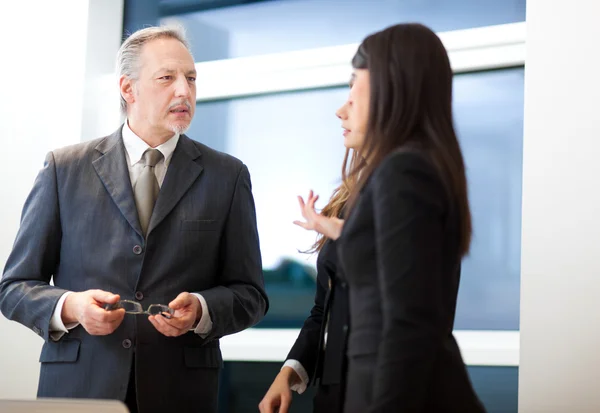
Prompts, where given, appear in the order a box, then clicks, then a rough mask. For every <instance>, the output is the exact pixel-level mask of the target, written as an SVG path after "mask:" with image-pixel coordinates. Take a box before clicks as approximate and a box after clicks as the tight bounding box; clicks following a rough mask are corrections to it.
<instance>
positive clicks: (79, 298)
mask: <svg viewBox="0 0 600 413" xmlns="http://www.w3.org/2000/svg"><path fill="white" fill-rule="evenodd" d="M119 300H120V297H119V296H118V295H116V294H112V293H109V292H107V291H102V290H87V291H83V292H80V293H72V294H69V295H68V296H67V298H66V299H65V303H64V305H63V308H62V312H61V317H62V321H63V323H64V324H65V325H66V324H72V323H79V324H81V325H82V326H83V328H84V329H85V331H87V332H88V333H89V334H91V335H93V336H105V335H108V334H111V333H112V332H113V331H115V330H116V329H117V327H119V326H120V325H121V322H122V321H123V317H125V310H124V309H122V308H119V309H117V310H112V311H106V310H105V309H104V308H103V307H104V304H115V303H116V302H117V301H119Z"/></svg>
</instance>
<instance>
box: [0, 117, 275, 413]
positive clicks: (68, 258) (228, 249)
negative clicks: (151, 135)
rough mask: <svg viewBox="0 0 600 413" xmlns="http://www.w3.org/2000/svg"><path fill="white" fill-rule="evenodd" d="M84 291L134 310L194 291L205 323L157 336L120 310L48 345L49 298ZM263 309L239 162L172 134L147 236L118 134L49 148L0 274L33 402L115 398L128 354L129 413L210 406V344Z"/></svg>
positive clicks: (214, 386)
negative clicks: (108, 322) (32, 379)
mask: <svg viewBox="0 0 600 413" xmlns="http://www.w3.org/2000/svg"><path fill="white" fill-rule="evenodd" d="M51 279H52V280H53V281H54V286H52V285H49V282H50V280H51ZM90 288H99V289H103V290H107V291H111V292H113V293H116V294H120V295H121V297H122V298H124V299H130V300H137V301H139V302H140V303H141V304H142V306H143V307H144V308H147V306H148V305H149V304H155V303H156V304H168V303H169V302H170V301H171V300H173V299H174V298H175V297H176V296H177V295H178V294H179V293H181V292H183V291H189V292H199V293H201V294H202V295H203V297H204V298H205V299H206V302H207V304H208V310H209V312H210V316H211V319H212V322H213V329H212V331H211V332H210V334H209V335H208V336H207V337H206V338H202V337H200V336H199V335H197V334H195V333H193V332H189V333H187V334H184V335H182V336H180V337H165V336H164V335H162V334H160V333H159V332H158V331H156V329H155V328H154V327H153V326H152V325H151V324H150V322H149V321H148V319H147V317H146V316H134V315H127V316H126V317H125V319H124V321H123V323H122V324H121V325H120V326H119V328H117V330H116V331H115V332H113V333H112V334H109V335H106V336H91V335H89V334H88V333H87V332H86V331H85V330H84V329H83V327H82V326H78V327H76V328H74V329H73V330H71V331H70V332H69V333H68V334H65V335H64V336H63V337H62V338H61V339H60V340H59V341H52V339H50V338H49V333H48V329H49V326H50V318H51V316H52V313H53V311H54V308H55V306H56V304H57V302H58V300H59V297H60V296H61V295H62V294H63V293H64V292H66V291H68V290H70V291H84V290H87V289H90ZM267 306H268V300H267V296H266V293H265V290H264V285H263V277H262V265H261V257H260V250H259V243H258V232H257V229H256V217H255V212H254V201H253V197H252V192H251V184H250V175H249V173H248V170H247V168H246V166H245V165H244V164H242V162H241V161H239V160H237V159H235V158H233V157H231V156H229V155H226V154H223V153H219V152H217V151H215V150H212V149H210V148H209V147H207V146H205V145H202V144H200V143H198V142H195V141H192V140H191V139H189V138H188V137H186V136H185V135H181V136H180V138H179V142H178V143H177V147H176V148H175V152H174V153H173V157H172V159H171V164H170V165H169V169H168V170H167V174H166V176H165V180H164V182H163V185H162V188H161V190H160V193H159V195H158V199H157V201H156V206H155V208H154V212H153V215H152V218H151V221H150V226H149V229H148V236H147V238H146V237H144V236H143V234H142V231H141V229H140V225H139V222H138V216H137V210H136V207H135V202H134V199H133V191H132V188H131V181H130V178H129V171H128V168H127V164H126V160H125V148H124V146H123V140H122V136H121V129H119V130H118V131H117V132H115V133H114V134H112V135H111V136H108V137H106V138H102V139H98V140H94V141H89V142H84V143H80V144H77V145H74V146H70V147H67V148H63V149H59V150H56V151H53V152H51V153H49V154H48V157H47V158H46V163H45V165H44V167H43V169H42V170H41V171H40V173H39V175H38V177H37V179H36V181H35V184H34V187H33V190H32V191H31V194H30V195H29V198H28V199H27V202H26V204H25V207H24V209H23V218H22V220H21V227H20V229H19V232H18V234H17V239H16V241H15V244H14V248H13V250H12V252H11V254H10V256H9V258H8V261H7V263H6V267H5V269H4V276H3V278H2V280H1V282H0V310H1V311H2V313H3V314H4V315H5V316H6V317H7V318H8V319H10V320H14V321H17V322H19V323H21V324H23V325H24V326H26V327H28V328H30V329H32V330H33V331H34V332H35V333H37V334H38V335H40V336H41V337H42V338H44V340H45V343H44V346H43V347H42V352H41V355H40V362H41V363H42V364H41V371H40V380H39V388H38V396H39V397H67V398H71V397H72V398H96V399H118V400H124V399H125V394H126V391H127V385H128V381H129V377H130V369H131V366H132V360H133V359H134V353H135V376H136V378H137V380H136V384H137V397H138V403H139V408H140V411H161V412H163V411H165V412H166V411H173V412H181V413H184V412H197V411H198V410H202V411H203V412H215V413H216V411H217V393H218V380H219V378H218V377H219V370H220V368H221V367H222V365H223V361H222V357H221V351H220V348H219V338H220V337H222V336H224V335H227V334H232V333H235V332H237V331H240V330H243V329H245V328H248V327H250V326H252V325H254V324H256V323H257V322H259V321H260V320H261V319H262V318H263V316H264V314H265V312H266V310H267Z"/></svg>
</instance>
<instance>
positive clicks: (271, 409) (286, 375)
mask: <svg viewBox="0 0 600 413" xmlns="http://www.w3.org/2000/svg"><path fill="white" fill-rule="evenodd" d="M300 380H301V379H300V376H298V374H297V373H296V372H295V371H294V369H292V368H291V367H287V366H286V367H284V368H283V369H282V370H281V371H280V372H279V374H278V375H277V377H275V380H273V384H271V387H270V388H269V391H267V394H265V397H263V399H262V401H261V402H260V404H259V405H258V409H259V410H260V413H287V412H288V410H289V408H290V404H291V403H292V391H291V390H290V388H291V387H292V385H293V384H294V383H296V382H300Z"/></svg>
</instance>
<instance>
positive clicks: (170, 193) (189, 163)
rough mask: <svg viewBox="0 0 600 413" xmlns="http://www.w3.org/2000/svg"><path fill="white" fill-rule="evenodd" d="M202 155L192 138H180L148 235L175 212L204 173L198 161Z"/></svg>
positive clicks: (183, 136)
mask: <svg viewBox="0 0 600 413" xmlns="http://www.w3.org/2000/svg"><path fill="white" fill-rule="evenodd" d="M200 155H201V153H200V150H199V149H198V147H197V146H196V145H195V144H194V142H192V140H191V139H190V138H188V137H187V136H185V135H181V136H180V137H179V142H177V147H176V148H175V151H174V152H173V158H171V163H170V164H169V168H168V169H167V175H166V176H165V180H164V181H163V184H162V186H161V188H160V192H159V193H158V199H157V200H156V205H155V206H154V211H153V212H152V217H151V218H150V224H149V226H148V235H150V233H151V232H152V230H153V229H154V228H156V227H157V226H158V225H159V224H160V223H161V222H162V221H163V220H164V219H165V217H166V216H167V215H168V214H169V212H171V211H172V210H173V208H174V207H175V205H177V203H178V202H179V200H180V199H181V198H182V197H183V195H184V194H185V193H186V192H187V190H188V189H189V188H190V186H192V184H193V183H194V182H195V181H196V179H198V176H200V174H201V173H202V170H203V169H204V168H203V167H202V165H201V164H200V163H199V162H198V161H196V160H197V159H198V158H199V157H200Z"/></svg>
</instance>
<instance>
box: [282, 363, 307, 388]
mask: <svg viewBox="0 0 600 413" xmlns="http://www.w3.org/2000/svg"><path fill="white" fill-rule="evenodd" d="M284 367H291V368H293V369H294V371H295V372H296V374H298V376H300V380H302V382H301V383H296V384H293V385H292V387H290V390H292V391H297V392H298V394H302V393H304V391H305V390H306V386H308V380H309V379H308V373H306V369H305V368H304V366H303V365H302V363H300V362H299V361H298V360H294V359H289V360H286V361H285V363H283V366H282V367H281V368H282V369H283V368H284Z"/></svg>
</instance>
